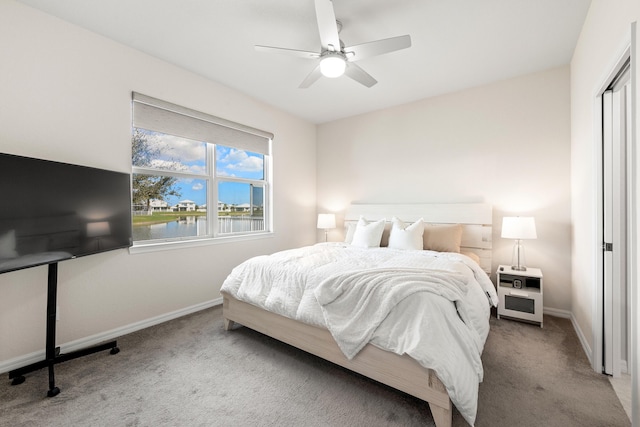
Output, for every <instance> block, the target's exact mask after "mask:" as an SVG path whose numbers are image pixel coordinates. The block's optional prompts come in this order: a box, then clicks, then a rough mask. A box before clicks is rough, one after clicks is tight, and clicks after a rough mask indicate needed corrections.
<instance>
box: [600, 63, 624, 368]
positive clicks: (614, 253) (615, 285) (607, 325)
mask: <svg viewBox="0 0 640 427" xmlns="http://www.w3.org/2000/svg"><path fill="white" fill-rule="evenodd" d="M630 95H631V92H630V73H629V66H628V64H627V65H626V66H625V67H624V68H623V70H622V71H621V72H620V73H619V74H618V76H617V77H616V79H615V80H614V81H613V82H612V84H611V86H610V87H609V88H608V89H607V91H605V92H604V94H603V96H602V113H603V116H602V125H603V135H602V137H603V138H602V141H603V147H602V154H603V164H602V168H603V214H604V215H603V220H604V223H603V248H602V249H603V260H602V261H603V267H604V277H603V290H604V295H603V316H604V325H603V326H604V337H603V345H604V348H603V370H604V373H606V374H609V375H613V376H620V374H621V372H622V371H623V370H624V371H626V370H627V367H626V364H627V361H628V360H629V357H628V352H629V347H628V343H629V336H628V333H629V330H628V315H629V313H628V308H627V305H628V304H627V301H628V298H627V263H626V259H627V218H628V214H627V209H628V207H627V198H628V197H627V185H626V184H627V159H628V155H627V149H628V141H630V136H631V132H630V123H631V122H630V117H629V116H630V113H631V104H630V102H631V96H630ZM623 364H624V367H623Z"/></svg>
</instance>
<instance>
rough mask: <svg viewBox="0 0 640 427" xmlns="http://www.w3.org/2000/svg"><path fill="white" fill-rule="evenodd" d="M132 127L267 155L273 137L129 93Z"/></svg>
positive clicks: (230, 122) (247, 127)
mask: <svg viewBox="0 0 640 427" xmlns="http://www.w3.org/2000/svg"><path fill="white" fill-rule="evenodd" d="M132 99H133V126H134V127H139V128H143V129H147V130H152V131H157V132H162V133H167V134H170V135H176V136H181V137H183V138H188V139H193V140H196V141H203V142H209V143H213V144H221V145H225V146H227V147H233V148H238V149H241V150H246V151H251V152H253V153H259V154H264V155H268V154H269V141H270V140H272V139H273V134H272V133H269V132H265V131H263V130H260V129H255V128H252V127H249V126H245V125H242V124H239V123H234V122H232V121H229V120H225V119H221V118H219V117H215V116H212V115H209V114H206V113H202V112H200V111H196V110H191V109H189V108H186V107H182V106H180V105H176V104H172V103H170V102H166V101H162V100H160V99H156V98H152V97H150V96H147V95H143V94H140V93H137V92H133V94H132Z"/></svg>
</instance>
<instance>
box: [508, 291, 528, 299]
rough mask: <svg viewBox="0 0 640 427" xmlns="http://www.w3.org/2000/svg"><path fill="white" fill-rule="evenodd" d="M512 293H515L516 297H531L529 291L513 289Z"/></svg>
mask: <svg viewBox="0 0 640 427" xmlns="http://www.w3.org/2000/svg"><path fill="white" fill-rule="evenodd" d="M510 293H511V295H513V296H514V297H524V298H527V297H529V294H528V293H527V292H522V291H511V292H510Z"/></svg>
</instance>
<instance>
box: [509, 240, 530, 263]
mask: <svg viewBox="0 0 640 427" xmlns="http://www.w3.org/2000/svg"><path fill="white" fill-rule="evenodd" d="M524 263H525V260H524V246H522V240H520V239H517V240H516V243H515V245H513V254H512V256H511V269H512V270H514V271H527V267H525V266H524Z"/></svg>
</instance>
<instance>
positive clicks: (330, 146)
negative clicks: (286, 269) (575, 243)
mask: <svg viewBox="0 0 640 427" xmlns="http://www.w3.org/2000/svg"><path fill="white" fill-rule="evenodd" d="M569 87H570V85H569V67H568V66H565V67H561V68H556V69H552V70H548V71H544V72H540V73H536V74H531V75H526V76H522V77H518V78H515V79H511V80H507V81H502V82H499V83H495V84H491V85H487V86H482V87H478V88H474V89H469V90H465V91H462V92H458V93H452V94H448V95H444V96H439V97H435V98H429V99H425V100H421V101H418V102H414V103H410V104H406V105H401V106H398V107H394V108H389V109H386V110H382V111H378V112H373V113H369V114H365V115H361V116H357V117H352V118H348V119H344V120H340V121H335V122H331V123H326V124H322V125H319V126H318V142H317V151H318V166H317V168H318V177H317V183H318V191H317V194H318V210H319V212H322V211H333V212H336V213H337V214H338V217H340V215H341V214H342V213H343V212H344V209H345V207H346V206H347V205H348V204H349V203H351V202H355V201H359V202H377V203H411V202H426V203H430V202H434V203H441V202H452V203H456V202H486V203H490V204H492V205H493V208H494V211H493V222H494V229H493V247H494V252H493V263H494V268H493V270H494V271H495V268H496V267H497V265H498V264H509V263H510V262H511V248H512V246H513V242H512V241H509V240H504V239H501V238H500V230H501V224H502V217H503V216H508V215H516V214H522V215H533V216H534V217H535V219H536V226H537V231H538V239H537V240H531V241H526V242H525V249H526V254H527V263H528V265H529V266H532V267H534V266H535V267H541V268H542V270H543V273H544V285H545V288H544V289H545V290H544V305H545V308H547V309H555V310H563V311H565V313H562V314H567V313H568V311H569V310H571V285H570V283H571V261H570V254H571V247H570V244H571V241H570V235H571V225H570V218H571V214H570V207H571V205H570V172H569V166H570V150H569V149H570V127H569V118H570V109H569V105H570V99H569ZM341 237H342V236H341V230H340V229H337V230H333V231H332V232H331V234H330V239H332V238H333V239H334V240H336V239H340V238H341Z"/></svg>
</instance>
